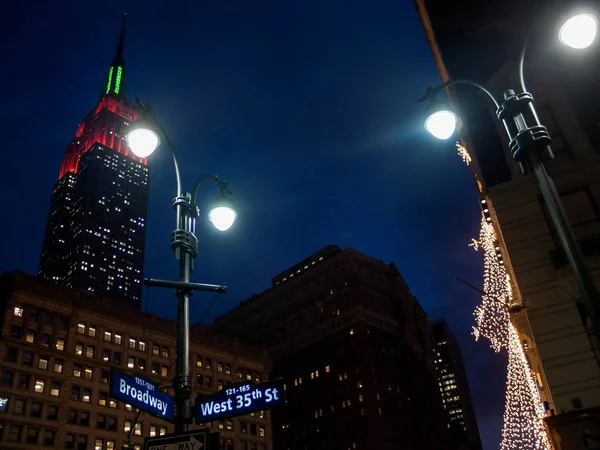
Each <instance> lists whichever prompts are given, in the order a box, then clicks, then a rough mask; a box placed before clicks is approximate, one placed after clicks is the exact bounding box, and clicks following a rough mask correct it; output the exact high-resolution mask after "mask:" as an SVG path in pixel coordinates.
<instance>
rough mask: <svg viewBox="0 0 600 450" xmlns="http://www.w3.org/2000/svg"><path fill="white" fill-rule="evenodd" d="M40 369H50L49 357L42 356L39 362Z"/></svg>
mask: <svg viewBox="0 0 600 450" xmlns="http://www.w3.org/2000/svg"><path fill="white" fill-rule="evenodd" d="M38 368H39V369H44V370H46V369H47V368H48V357H47V356H40V359H39V360H38Z"/></svg>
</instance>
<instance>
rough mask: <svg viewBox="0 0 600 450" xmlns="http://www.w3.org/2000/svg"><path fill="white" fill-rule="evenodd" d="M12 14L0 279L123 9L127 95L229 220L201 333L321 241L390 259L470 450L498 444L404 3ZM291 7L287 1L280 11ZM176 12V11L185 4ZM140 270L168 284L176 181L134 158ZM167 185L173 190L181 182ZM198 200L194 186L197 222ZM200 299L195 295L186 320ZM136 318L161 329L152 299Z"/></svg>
mask: <svg viewBox="0 0 600 450" xmlns="http://www.w3.org/2000/svg"><path fill="white" fill-rule="evenodd" d="M126 3H128V2H122V1H116V0H108V1H102V2H100V1H94V2H80V1H78V2H75V1H72V0H66V1H64V2H62V3H61V8H60V9H58V8H57V7H56V5H55V4H54V3H53V2H45V1H40V0H36V1H32V2H27V6H25V3H24V2H20V5H17V2H12V3H11V6H10V10H9V11H8V14H7V15H5V18H10V23H5V24H4V25H3V27H2V29H3V35H4V36H3V39H2V43H3V44H2V57H3V58H2V59H3V61H4V62H5V70H4V71H3V74H2V78H3V80H2V81H3V83H2V84H3V86H4V93H3V107H2V108H0V119H1V123H2V128H3V132H2V135H3V142H2V149H1V150H0V170H1V176H0V196H1V197H0V201H1V202H2V209H3V211H4V214H3V218H2V220H1V221H0V235H1V236H2V245H1V246H0V271H5V270H12V269H15V268H20V269H23V270H25V271H27V272H30V273H35V272H36V271H37V264H38V258H39V252H40V248H41V244H42V239H43V233H44V227H45V221H46V214H47V211H48V206H49V200H50V194H51V191H52V187H53V184H54V182H55V181H56V178H57V176H58V169H59V165H60V160H61V157H62V152H63V149H64V147H65V145H66V144H67V143H68V142H69V140H70V139H71V138H72V137H73V135H74V133H75V130H76V128H77V124H78V123H79V122H80V121H81V120H82V119H83V117H84V116H85V114H86V113H87V112H88V111H89V110H90V109H91V108H92V107H93V106H94V104H95V102H96V101H97V99H98V95H99V92H100V91H101V89H102V88H103V86H104V84H105V80H106V74H107V70H108V66H109V63H110V60H111V58H112V56H113V54H114V51H115V47H116V43H117V38H118V31H119V27H120V21H121V14H122V13H123V11H124V10H125V9H127V10H128V11H129V23H128V32H127V38H126V42H125V60H126V80H125V89H126V93H127V94H128V95H129V96H131V97H133V96H138V97H140V98H142V99H144V100H145V101H147V102H149V103H150V104H152V106H153V108H154V111H155V113H156V114H157V115H158V116H160V118H161V119H162V120H163V122H164V123H165V125H166V126H167V128H168V129H169V131H170V133H171V135H172V137H173V140H174V141H175V144H176V146H177V147H178V149H179V153H180V158H181V162H182V163H183V165H184V166H185V167H184V170H183V176H184V185H185V186H187V189H190V188H191V185H192V183H193V182H194V179H195V176H196V175H198V174H201V173H207V172H208V173H216V174H218V175H219V176H220V177H222V178H224V179H226V180H227V181H228V182H229V183H230V187H231V189H232V190H233V193H234V199H235V201H236V203H237V205H238V213H239V220H238V222H237V223H236V224H235V225H234V227H233V228H232V229H231V230H230V231H229V232H226V233H218V232H217V231H215V230H213V229H212V226H211V225H210V224H209V223H208V222H207V221H206V220H205V216H204V217H203V218H202V219H201V220H200V222H199V224H198V229H199V238H200V257H199V259H198V260H197V266H196V272H195V273H194V275H193V279H194V281H199V282H200V281H202V282H208V283H220V282H224V283H226V284H227V285H228V286H229V292H228V293H227V294H225V295H222V296H220V297H219V298H218V299H217V301H216V303H215V305H214V307H213V309H212V310H211V312H210V313H209V314H208V320H212V318H214V316H215V315H217V314H220V313H222V312H224V311H227V310H228V309H231V308H232V307H234V306H235V305H237V304H238V303H239V302H240V301H241V300H244V299H246V298H247V297H249V296H250V295H251V294H252V293H253V292H256V293H258V292H260V291H262V290H264V289H266V288H268V287H269V285H270V279H271V277H272V276H273V275H275V274H277V273H279V272H280V271H282V270H284V269H285V268H287V267H288V266H291V265H293V264H294V263H295V262H297V261H299V260H300V259H302V258H304V257H306V256H308V255H309V254H311V253H313V252H314V251H316V250H318V249H319V248H321V247H323V246H325V245H327V244H337V245H339V246H341V247H354V248H356V249H357V250H359V251H362V252H364V253H366V254H368V255H371V256H374V257H376V258H379V259H382V260H384V261H385V262H391V261H394V262H395V263H396V264H397V266H398V268H399V270H400V271H401V272H402V274H403V276H404V277H405V279H406V280H407V282H408V283H409V285H410V287H411V289H412V291H413V293H414V294H415V295H416V296H417V297H418V298H419V300H420V302H421V304H422V305H423V307H424V308H425V310H426V311H427V313H428V314H429V316H430V317H431V318H432V319H436V318H441V317H444V318H446V319H447V320H448V322H449V324H450V326H451V328H452V329H453V331H454V333H455V334H456V335H457V337H458V339H459V342H460V343H461V346H462V348H463V353H464V354H465V360H466V364H467V371H468V375H469V379H470V382H471V389H472V393H473V396H474V397H475V404H476V409H477V414H478V419H479V426H480V430H481V434H482V438H483V441H484V447H485V449H486V450H492V449H494V450H496V449H497V446H498V442H499V439H500V431H501V421H502V410H503V399H504V389H503V387H504V369H503V367H504V366H503V364H504V363H503V358H502V357H500V356H497V355H494V354H493V352H492V350H491V349H489V347H488V345H487V344H486V343H485V342H480V343H475V342H474V341H473V338H472V337H471V335H470V331H471V326H472V324H473V317H472V311H473V308H474V306H475V305H476V304H477V302H478V301H479V297H478V295H477V293H476V292H474V291H471V290H470V289H469V288H467V287H465V286H463V285H461V284H460V283H458V282H457V281H456V280H455V279H454V277H456V276H458V277H461V278H465V279H467V280H470V281H471V282H473V283H474V284H477V285H481V271H482V258H481V255H479V254H477V253H475V252H474V251H473V250H472V249H471V248H469V247H468V244H469V242H470V240H471V238H472V237H476V236H477V234H478V229H479V218H480V211H479V207H478V202H477V194H476V190H475V186H474V183H473V180H472V178H471V177H470V173H469V171H468V169H467V168H466V167H465V166H464V164H463V163H462V161H461V160H460V158H459V157H458V156H457V155H456V151H455V149H454V146H453V144H452V142H446V143H440V142H439V141H435V140H433V139H432V138H430V137H429V136H427V135H426V134H425V131H424V129H423V126H422V119H423V116H422V109H421V106H422V105H419V104H418V103H417V102H416V99H418V98H419V96H420V95H421V94H422V93H423V91H424V89H425V88H426V87H427V86H429V85H433V84H436V83H438V82H439V77H438V75H437V72H436V70H435V67H434V64H433V59H432V56H431V53H430V50H429V47H428V46H427V43H426V40H425V37H424V33H423V30H422V28H421V25H420V22H419V19H418V16H417V13H416V10H415V8H414V6H413V3H412V2H411V1H408V0H369V1H368V2H367V1H366V0H344V1H342V0H328V1H322V0H321V1H319V0H303V1H300V2H293V3H292V2H276V1H273V0H255V1H253V2H249V1H243V0H230V1H225V2H164V1H157V0H147V1H144V2H142V1H139V0H138V1H131V2H129V4H126ZM285 3H289V4H285ZM184 5H185V6H184ZM150 168H151V179H150V212H149V217H148V236H147V251H146V268H145V272H146V276H151V277H156V278H169V277H171V278H174V277H176V275H177V265H176V262H175V260H174V257H173V254H172V252H171V249H170V233H171V231H172V228H173V226H174V212H173V210H172V209H171V201H172V198H173V196H174V195H175V180H174V172H173V169H172V165H171V162H170V159H169V155H168V152H167V151H166V148H161V149H160V150H159V151H157V152H156V153H155V154H154V155H152V157H151V159H150ZM185 186H184V187H185ZM215 195H216V192H215V191H214V190H213V189H212V186H209V185H206V186H205V187H204V188H203V190H202V194H201V196H200V200H199V206H200V208H201V209H202V208H203V206H205V205H206V204H207V202H208V201H209V200H210V199H211V198H212V197H214V196H215ZM212 299H213V297H212V295H207V294H204V295H198V294H197V295H195V296H194V297H193V308H192V312H193V318H194V320H200V318H201V317H202V316H203V315H204V313H205V311H206V309H207V307H208V305H209V304H210V303H211V301H212ZM147 307H148V309H149V310H150V311H151V312H155V313H157V314H160V315H163V316H166V317H171V318H174V317H175V311H176V309H175V308H176V306H175V299H174V297H173V296H172V294H171V293H170V292H166V291H161V290H156V289H155V290H152V291H151V294H150V297H149V299H148V305H147Z"/></svg>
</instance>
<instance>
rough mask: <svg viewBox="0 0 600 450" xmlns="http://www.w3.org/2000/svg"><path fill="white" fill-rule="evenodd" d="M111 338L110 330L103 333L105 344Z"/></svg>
mask: <svg viewBox="0 0 600 450" xmlns="http://www.w3.org/2000/svg"><path fill="white" fill-rule="evenodd" d="M111 337H112V334H111V332H110V330H106V331H105V332H104V340H105V341H106V342H110V339H111Z"/></svg>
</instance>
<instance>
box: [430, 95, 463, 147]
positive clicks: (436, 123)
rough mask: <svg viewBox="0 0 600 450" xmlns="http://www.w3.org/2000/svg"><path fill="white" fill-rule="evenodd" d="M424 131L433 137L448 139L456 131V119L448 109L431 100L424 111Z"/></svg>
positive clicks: (446, 106)
mask: <svg viewBox="0 0 600 450" xmlns="http://www.w3.org/2000/svg"><path fill="white" fill-rule="evenodd" d="M425 116H426V119H425V124H424V125H425V129H426V130H427V131H428V132H429V133H430V134H431V135H432V136H434V137H436V138H438V139H442V140H446V139H449V138H450V137H451V136H452V135H453V134H454V131H455V130H456V124H457V122H458V119H457V118H456V114H454V112H453V111H452V109H450V107H449V106H448V105H446V104H444V103H442V102H439V101H437V100H435V99H434V100H433V101H432V102H431V104H430V105H429V106H428V107H427V109H426V110H425Z"/></svg>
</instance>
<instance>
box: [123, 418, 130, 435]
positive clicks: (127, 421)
mask: <svg viewBox="0 0 600 450" xmlns="http://www.w3.org/2000/svg"><path fill="white" fill-rule="evenodd" d="M130 430H131V420H126V421H125V423H124V424H123V432H125V433H129V431H130Z"/></svg>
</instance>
